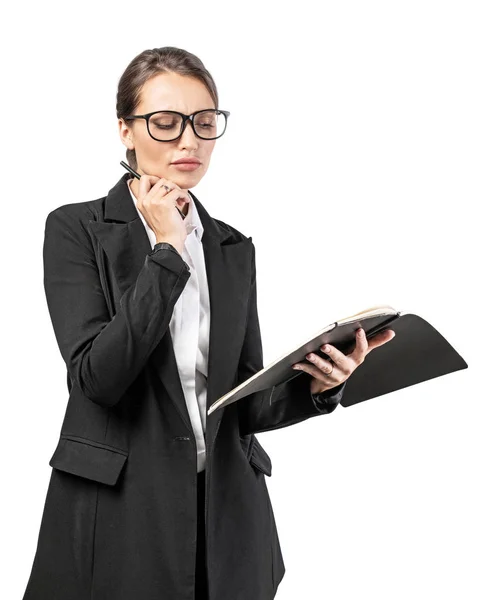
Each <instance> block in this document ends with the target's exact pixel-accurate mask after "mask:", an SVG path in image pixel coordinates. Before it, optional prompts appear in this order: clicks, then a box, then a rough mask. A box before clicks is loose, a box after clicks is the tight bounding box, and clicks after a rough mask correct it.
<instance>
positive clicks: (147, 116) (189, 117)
mask: <svg viewBox="0 0 488 600" xmlns="http://www.w3.org/2000/svg"><path fill="white" fill-rule="evenodd" d="M208 111H215V112H217V113H222V114H223V115H224V117H225V126H224V131H222V133H221V134H220V135H218V136H217V137H213V138H204V137H202V136H201V135H198V133H197V132H196V130H195V123H194V122H193V119H194V117H195V115H198V114H199V113H202V112H208ZM162 112H164V113H173V114H175V115H179V116H180V117H182V119H183V120H182V122H181V131H180V133H179V135H177V136H176V137H175V138H173V139H171V140H158V138H155V137H154V136H153V134H152V133H151V131H150V130H149V119H150V118H151V117H152V115H155V114H157V113H162ZM229 115H230V112H229V111H228V110H221V109H220V108H204V109H203V110H197V111H196V112H194V113H192V114H191V115H185V114H184V113H181V112H178V111H177V110H154V111H153V112H150V113H146V114H145V115H129V116H128V117H122V118H123V119H124V120H125V121H132V120H133V119H144V120H145V121H146V127H147V132H148V134H149V135H150V136H151V137H152V139H153V140H156V142H163V143H164V142H174V141H175V140H177V139H179V138H180V137H181V136H182V135H183V132H184V131H185V127H186V122H187V121H190V123H191V127H192V129H193V133H194V134H195V135H196V136H197V137H198V138H200V139H201V140H208V141H211V140H218V139H219V138H220V137H222V136H223V135H224V133H225V131H226V129H227V117H228V116H229Z"/></svg>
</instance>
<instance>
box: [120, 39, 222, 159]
mask: <svg viewBox="0 0 488 600" xmlns="http://www.w3.org/2000/svg"><path fill="white" fill-rule="evenodd" d="M158 73H178V74H179V75H187V76H189V77H195V78H196V79H199V80H200V81H201V82H202V83H203V84H204V85H205V87H206V88H207V89H208V91H209V93H210V95H211V96H212V100H213V101H214V103H215V108H218V107H219V97H218V93H217V86H216V85H215V81H214V80H213V77H212V76H211V75H210V73H209V72H208V71H207V69H206V68H205V66H204V64H203V62H202V61H201V60H200V59H199V58H198V57H197V56H195V54H192V53H191V52H188V51H187V50H182V49H181V48H175V47H174V46H164V47H163V48H153V49H151V50H144V51H143V52H141V53H140V54H138V55H137V56H136V57H135V58H133V59H132V60H131V62H130V63H129V64H128V66H127V68H126V69H125V71H124V72H123V73H122V76H121V77H120V79H119V84H118V87H117V102H116V111H117V119H124V118H125V117H128V116H129V115H131V114H132V113H133V111H134V110H135V108H136V106H137V104H138V103H139V100H140V97H141V91H142V87H143V85H144V84H145V83H146V81H148V80H149V79H151V77H154V76H155V75H157V74H158ZM130 123H131V121H128V122H127V125H128V126H129V127H130ZM125 156H126V158H127V162H128V163H129V165H130V166H131V167H132V168H133V169H137V158H136V151H135V150H129V149H128V148H127V150H126V153H125Z"/></svg>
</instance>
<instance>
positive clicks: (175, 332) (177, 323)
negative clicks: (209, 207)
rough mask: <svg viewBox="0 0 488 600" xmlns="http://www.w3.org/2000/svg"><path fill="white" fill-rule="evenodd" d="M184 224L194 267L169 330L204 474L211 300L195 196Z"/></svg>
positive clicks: (186, 258) (189, 259)
mask: <svg viewBox="0 0 488 600" xmlns="http://www.w3.org/2000/svg"><path fill="white" fill-rule="evenodd" d="M130 181H133V180H132V179H129V180H128V181H127V186H128V188H129V192H130V195H131V197H132V200H133V201H134V206H135V207H136V210H137V212H138V214H139V216H140V218H141V220H142V222H143V224H144V227H145V228H146V232H147V235H148V237H149V242H150V243H151V248H154V245H155V244H156V234H155V233H154V231H153V230H152V229H151V228H150V227H149V225H148V224H147V223H146V220H145V219H144V217H143V216H142V213H141V211H140V210H139V209H138V208H137V198H136V197H135V196H134V194H133V193H132V190H131V188H130V185H129V182H130ZM184 223H185V226H186V231H187V233H188V235H187V237H186V240H185V246H184V248H183V253H182V257H183V260H184V261H185V262H186V263H187V264H188V266H189V267H190V278H189V279H188V281H187V283H186V285H185V287H184V288H183V292H182V293H181V295H180V297H179V298H178V300H177V302H176V304H175V307H174V310H173V314H172V316H171V321H170V324H169V328H170V331H171V337H172V340H173V348H174V352H175V357H176V363H177V365H178V371H179V374H180V380H181V385H182V388H183V393H184V395H185V400H186V406H187V408H188V414H189V415H190V421H191V424H192V428H193V433H194V435H195V440H196V443H197V472H200V471H202V470H203V469H204V468H205V464H206V447H205V437H204V433H205V431H206V423H207V408H206V407H207V376H208V370H207V369H208V345H209V336H210V300H209V294H208V283H207V272H206V269H205V257H204V253H203V246H202V235H203V225H202V222H201V220H200V216H199V215H198V211H197V207H196V206H195V203H194V201H193V198H192V197H191V196H190V202H189V204H188V213H187V215H186V217H185V220H184Z"/></svg>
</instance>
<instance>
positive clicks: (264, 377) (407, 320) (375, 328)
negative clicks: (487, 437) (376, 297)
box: [208, 306, 468, 414]
mask: <svg viewBox="0 0 488 600" xmlns="http://www.w3.org/2000/svg"><path fill="white" fill-rule="evenodd" d="M372 312H376V313H379V314H372V313H370V311H363V313H358V314H357V315H353V317H350V318H348V319H342V320H341V321H336V322H335V323H332V324H331V325H329V326H328V327H326V328H325V329H324V330H322V331H321V332H319V334H317V335H314V336H313V337H312V338H311V339H309V340H308V341H306V342H305V343H304V344H300V346H299V347H297V348H295V349H294V350H292V351H291V352H289V353H287V354H285V355H283V356H282V357H280V358H279V359H277V360H275V361H274V362H273V363H270V364H269V365H267V366H266V367H264V368H263V369H262V370H261V371H259V372H258V373H255V374H254V375H253V376H252V377H250V378H249V379H248V380H246V381H245V382H243V383H241V384H240V385H238V386H237V387H235V388H234V389H233V390H231V391H230V392H228V393H227V394H225V395H224V396H222V397H221V398H219V399H218V400H216V401H215V402H214V403H213V404H212V405H211V406H210V408H209V411H208V414H211V413H212V412H213V411H214V410H217V409H219V408H222V407H223V406H226V405H227V404H230V403H232V402H236V401H237V400H240V399H242V398H245V397H246V396H248V395H249V394H252V393H253V392H257V391H260V390H264V389H268V388H272V387H273V386H276V385H279V384H281V383H283V382H285V381H288V380H290V379H292V378H293V377H297V376H298V375H300V374H302V373H303V372H302V371H298V372H297V371H295V370H293V369H292V365H293V364H295V363H297V362H307V359H306V358H305V357H306V355H307V354H308V353H309V352H315V353H316V354H318V355H319V356H322V357H324V358H329V357H328V356H327V355H326V354H324V353H323V352H322V351H321V350H320V347H321V346H322V345H323V344H325V343H330V344H332V345H333V346H335V347H336V348H338V349H339V350H340V351H341V352H343V353H344V354H349V352H350V351H351V350H353V349H354V346H355V343H356V341H355V340H356V333H355V332H356V330H357V329H358V328H359V327H362V328H363V329H364V330H365V332H366V336H367V338H371V337H372V336H374V335H376V334H377V333H379V332H380V331H382V330H384V329H392V330H393V331H394V332H395V334H396V335H395V337H394V338H393V339H392V340H390V341H389V342H387V343H386V344H384V345H382V346H380V347H378V348H375V349H374V350H372V351H371V352H370V353H369V354H368V355H367V356H366V358H365V360H364V362H363V363H362V364H361V365H359V367H357V369H356V370H355V371H354V372H353V373H352V375H351V376H350V377H349V378H348V379H347V383H346V386H345V388H344V393H343V397H342V400H341V405H342V406H344V407H348V406H352V405H353V404H357V403H358V402H363V401H364V400H370V399H371V398H376V397H378V396H382V395H383V394H388V393H390V392H394V391H396V390H400V389H402V388H405V387H409V386H411V385H415V384H417V383H420V382H422V381H427V380H428V379H434V378H436V377H441V376H442V375H447V374H448V373H452V372H454V371H458V370H460V369H466V368H467V367H468V365H467V363H466V362H465V360H464V359H463V358H462V357H461V356H460V355H459V354H458V352H456V350H455V349H454V348H453V347H452V346H451V345H450V344H449V342H448V341H447V340H446V339H445V338H444V337H443V336H442V335H441V334H440V333H439V332H438V331H437V330H436V329H434V327H432V325H430V324H429V323H428V322H427V321H425V320H424V319H422V318H421V317H419V316H417V315H415V314H411V313H403V312H398V311H395V310H394V309H393V308H392V307H386V306H385V307H382V308H380V309H376V311H372ZM361 315H363V316H361ZM243 401H244V402H245V400H243Z"/></svg>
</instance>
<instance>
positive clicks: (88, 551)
mask: <svg viewBox="0 0 488 600" xmlns="http://www.w3.org/2000/svg"><path fill="white" fill-rule="evenodd" d="M229 114H230V113H229V112H226V111H224V110H221V109H219V107H218V95H217V90H216V86H215V83H214V81H213V79H212V77H211V75H210V73H209V72H208V71H207V70H206V69H205V67H204V65H203V64H202V62H201V61H200V60H199V59H198V58H197V57H196V56H195V55H193V54H191V53H189V52H187V51H184V50H181V49H178V48H174V47H164V48H158V49H152V50H146V51H144V52H142V53H141V54H139V55H138V56H136V57H135V58H134V59H133V60H132V61H131V63H130V64H129V65H128V66H127V68H126V70H125V71H124V73H123V74H122V76H121V78H120V81H119V85H118V93H117V117H118V119H119V121H118V122H119V133H120V138H121V140H122V142H123V144H124V145H125V146H126V148H127V150H126V158H127V160H128V162H129V164H130V166H131V167H132V168H133V169H134V171H136V172H137V173H138V174H139V175H141V178H140V179H137V178H136V177H133V176H132V175H131V174H130V173H125V174H124V175H123V176H122V177H121V178H120V179H119V181H118V182H117V183H116V184H115V185H114V186H113V187H112V188H111V189H110V190H109V192H108V194H107V195H106V196H104V197H102V198H98V199H95V200H91V201H87V202H80V203H69V204H64V205H63V206H60V207H58V208H56V209H55V210H53V211H52V212H50V213H49V215H48V216H47V220H46V227H45V238H44V248H43V258H44V286H45V292H46V298H47V303H48V307H49V313H50V316H51V320H52V324H53V328H54V333H55V337H56V341H57V343H58V345H59V349H60V352H61V355H62V357H63V359H64V361H65V363H66V367H67V385H68V391H69V399H68V403H67V409H66V413H65V416H64V420H63V423H62V427H61V431H60V437H59V440H58V443H57V446H56V448H55V452H54V454H53V456H52V458H51V460H50V463H49V464H50V465H51V466H52V467H53V469H52V472H51V478H50V482H49V487H48V492H47V497H46V502H45V506H44V512H43V516H42V521H41V526H40V532H39V539H38V544H37V550H36V554H35V557H34V562H33V566H32V571H31V574H30V578H29V581H28V584H27V589H26V591H25V595H24V600H67V599H69V600H136V599H141V600H162V599H166V598H167V599H168V600H193V599H196V600H204V599H210V600H271V599H272V598H273V597H274V596H275V594H276V591H277V588H278V585H279V583H280V581H281V580H282V578H283V575H284V572H285V566H284V562H283V557H282V554H281V549H280V544H279V539H278V534H277V527H276V523H275V520H274V515H273V510H272V507H271V504H270V499H269V495H268V490H267V486H266V481H265V477H267V476H270V475H271V460H270V458H269V456H268V454H267V453H266V451H265V450H264V448H263V447H262V446H261V444H260V443H259V441H258V440H257V438H256V436H255V434H256V433H257V432H260V431H269V430H272V429H278V428H281V427H286V426H289V425H292V424H294V423H298V422H300V421H303V420H305V419H308V418H310V417H314V416H319V415H322V414H328V413H331V412H332V411H333V410H334V409H335V408H336V406H337V404H338V402H339V401H340V399H341V396H342V393H343V391H344V386H345V385H346V380H347V378H348V377H349V376H350V374H351V373H352V372H353V370H354V369H355V368H357V366H359V365H360V364H361V362H363V360H364V358H365V356H366V355H367V353H368V352H369V351H371V349H373V348H374V347H376V346H379V345H381V344H383V343H385V342H386V341H388V340H389V339H390V336H392V332H391V331H390V332H386V333H384V334H382V335H378V336H376V337H375V338H374V339H372V340H369V341H368V340H366V339H365V337H364V335H363V336H362V337H360V336H359V335H358V339H357V343H356V348H355V350H354V352H353V353H352V354H349V355H347V356H345V355H343V354H342V353H341V352H339V351H338V350H337V349H336V348H334V347H331V348H330V351H329V353H328V357H329V358H328V359H326V358H324V356H322V357H321V356H318V355H313V356H311V357H310V359H309V360H307V361H306V362H303V363H299V366H300V367H301V368H302V372H298V374H297V376H295V377H293V378H291V379H289V380H288V381H287V382H285V383H283V384H281V385H278V386H275V387H273V388H272V389H268V390H264V391H262V392H259V393H255V394H252V395H250V396H249V397H247V398H245V399H243V400H241V401H238V402H234V403H232V404H229V405H227V406H226V407H225V408H223V409H221V410H217V411H215V412H213V413H212V414H211V415H209V416H207V414H206V413H207V409H208V407H209V406H210V405H211V404H212V403H213V402H214V401H215V400H217V399H218V398H219V397H220V396H222V395H223V394H225V393H226V392H227V391H229V390H230V389H232V388H233V387H235V386H236V385H238V384H239V383H241V382H242V381H244V380H246V379H247V378H249V377H250V376H251V375H253V374H254V373H255V372H256V371H258V370H260V369H261V368H262V367H263V355H262V346H261V337H260V330H259V321H258V313H257V302H256V299H257V293H256V265H255V247H254V244H253V243H252V238H251V237H246V236H245V235H244V234H242V233H240V232H239V231H238V230H237V229H236V228H234V227H233V226H231V225H229V224H227V223H224V222H223V221H221V220H218V219H215V218H213V217H212V216H211V215H210V214H209V212H207V210H206V208H205V207H204V206H203V204H202V203H201V202H200V201H199V200H198V199H197V198H196V196H195V195H194V194H193V193H191V192H190V191H189V190H190V189H191V188H193V187H194V186H196V185H197V184H198V182H199V181H200V180H201V179H202V177H203V175H204V174H205V173H206V171H207V169H208V166H209V163H210V157H211V154H212V151H213V148H214V146H215V143H216V140H217V139H218V138H219V137H221V136H222V134H223V133H224V131H225V129H226V125H227V119H228V117H229ZM182 161H183V162H182ZM188 161H191V162H188ZM177 208H178V209H179V210H181V211H182V213H183V215H184V219H183V218H182V216H181V215H180V213H179V210H176V209H177Z"/></svg>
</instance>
